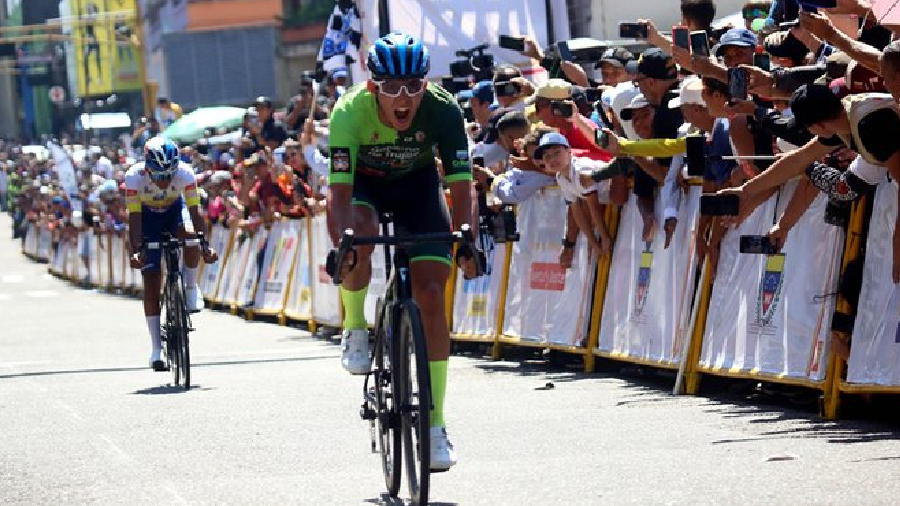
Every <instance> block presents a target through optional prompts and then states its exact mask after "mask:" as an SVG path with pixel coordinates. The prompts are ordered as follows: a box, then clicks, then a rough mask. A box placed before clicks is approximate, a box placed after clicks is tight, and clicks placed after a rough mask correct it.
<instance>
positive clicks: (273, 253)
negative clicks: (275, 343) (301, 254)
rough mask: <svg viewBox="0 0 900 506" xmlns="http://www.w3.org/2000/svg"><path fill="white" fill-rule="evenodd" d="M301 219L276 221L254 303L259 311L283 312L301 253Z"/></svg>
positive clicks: (267, 244) (268, 242)
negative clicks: (293, 271) (295, 260)
mask: <svg viewBox="0 0 900 506" xmlns="http://www.w3.org/2000/svg"><path fill="white" fill-rule="evenodd" d="M299 233H300V222H299V221H293V220H292V221H280V222H276V223H275V224H273V225H272V229H271V230H270V231H269V239H268V241H267V243H266V253H265V256H264V258H263V265H262V271H261V274H260V279H259V283H258V286H257V289H256V298H255V301H254V304H253V307H254V310H256V311H268V312H273V313H280V312H281V311H282V309H284V296H285V294H286V293H287V290H288V286H289V285H290V280H291V269H292V268H293V266H294V258H295V257H296V256H297V245H298V242H299V240H298V239H299V238H298V235H299Z"/></svg>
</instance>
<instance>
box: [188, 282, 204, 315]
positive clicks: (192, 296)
mask: <svg viewBox="0 0 900 506" xmlns="http://www.w3.org/2000/svg"><path fill="white" fill-rule="evenodd" d="M184 302H185V304H186V305H187V308H188V311H189V312H191V313H198V312H200V311H201V310H202V309H203V307H204V304H203V294H202V293H200V287H199V286H197V285H194V286H189V287H187V288H185V290H184Z"/></svg>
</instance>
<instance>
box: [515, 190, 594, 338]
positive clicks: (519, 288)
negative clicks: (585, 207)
mask: <svg viewBox="0 0 900 506" xmlns="http://www.w3.org/2000/svg"><path fill="white" fill-rule="evenodd" d="M517 222H518V227H519V231H520V234H521V238H520V240H519V242H517V243H515V245H514V246H513V254H512V262H511V264H510V270H509V288H508V291H507V295H506V315H505V318H504V322H503V334H504V335H505V336H508V337H514V338H515V337H517V338H520V339H522V340H524V341H534V342H545V343H554V344H562V345H571V346H579V345H583V341H584V339H585V338H586V337H587V326H588V323H589V322H588V320H589V318H588V316H589V310H590V303H591V297H590V294H591V290H592V288H593V284H594V283H593V281H594V271H595V267H596V260H595V259H589V255H588V247H587V241H585V240H584V239H583V238H582V239H581V240H579V241H578V245H577V246H576V247H575V258H574V259H573V261H572V268H571V269H568V270H565V269H563V268H562V267H561V266H560V265H559V252H560V248H561V247H562V246H561V245H560V239H561V238H562V233H563V231H564V230H565V228H566V203H565V201H564V200H563V197H562V194H561V193H560V192H559V190H556V189H549V190H544V191H542V192H540V193H538V194H536V195H534V196H533V197H531V198H530V199H528V200H526V201H525V202H524V203H522V204H521V205H520V206H519V215H518V218H517Z"/></svg>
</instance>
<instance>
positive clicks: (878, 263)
mask: <svg viewBox="0 0 900 506" xmlns="http://www.w3.org/2000/svg"><path fill="white" fill-rule="evenodd" d="M896 217H897V183H896V182H891V183H888V184H881V185H879V186H878V189H877V190H876V191H875V204H874V206H873V211H872V218H871V221H870V222H869V237H868V242H867V243H866V260H865V264H864V265H863V278H862V292H861V293H860V294H859V307H858V308H857V314H856V324H855V325H854V327H853V344H852V346H851V347H850V359H849V360H848V361H847V383H853V384H868V385H880V386H900V288H898V285H895V284H894V281H893V279H892V275H891V270H892V263H893V259H892V255H891V252H892V251H893V245H892V238H893V237H894V223H895V220H896Z"/></svg>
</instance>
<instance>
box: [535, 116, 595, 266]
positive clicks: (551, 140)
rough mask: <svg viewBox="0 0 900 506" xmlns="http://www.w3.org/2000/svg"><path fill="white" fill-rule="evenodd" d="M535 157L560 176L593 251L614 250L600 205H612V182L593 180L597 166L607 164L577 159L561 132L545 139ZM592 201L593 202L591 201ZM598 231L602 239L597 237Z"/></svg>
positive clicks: (576, 218) (562, 186) (561, 187)
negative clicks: (592, 176)
mask: <svg viewBox="0 0 900 506" xmlns="http://www.w3.org/2000/svg"><path fill="white" fill-rule="evenodd" d="M534 158H535V160H537V161H539V162H540V163H541V164H542V165H543V167H544V169H545V170H546V171H547V172H550V173H554V174H556V183H557V184H558V185H559V188H560V191H562V194H563V198H564V199H565V201H566V203H567V204H569V205H570V206H572V210H573V215H574V218H575V223H576V224H577V225H578V228H579V229H580V230H581V231H582V232H584V235H585V237H587V240H588V244H589V245H590V246H591V248H592V249H594V250H595V251H597V252H599V253H600V254H603V255H605V254H608V253H609V252H610V251H612V238H611V237H610V235H609V231H608V230H607V229H606V224H605V222H604V221H603V215H602V214H601V213H600V206H599V204H600V203H601V202H606V203H608V202H609V185H610V181H609V180H606V181H603V182H600V183H596V182H594V181H593V180H592V179H591V178H590V175H591V174H592V173H593V171H594V170H596V169H597V165H598V164H600V163H603V162H597V161H595V160H591V159H588V158H575V157H573V156H572V149H571V147H570V146H569V141H568V140H566V137H565V136H564V135H562V134H561V133H558V132H553V133H549V134H546V135H544V136H543V137H542V138H541V142H540V144H539V145H538V148H537V149H536V150H535V152H534ZM595 194H596V197H594V195H595ZM592 197H593V198H592ZM591 198H592V201H591V200H589V199H591ZM594 204H596V205H594ZM597 231H599V238H598V237H597V236H595V235H594V233H595V232H597Z"/></svg>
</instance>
